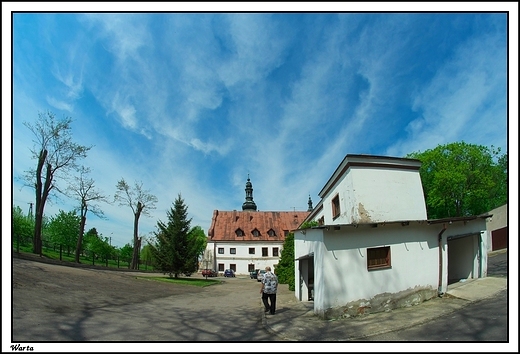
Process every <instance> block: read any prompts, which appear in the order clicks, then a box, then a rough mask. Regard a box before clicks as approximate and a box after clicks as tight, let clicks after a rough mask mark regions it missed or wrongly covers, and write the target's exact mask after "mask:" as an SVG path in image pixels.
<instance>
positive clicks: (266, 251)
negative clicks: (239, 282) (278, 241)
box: [262, 247, 269, 257]
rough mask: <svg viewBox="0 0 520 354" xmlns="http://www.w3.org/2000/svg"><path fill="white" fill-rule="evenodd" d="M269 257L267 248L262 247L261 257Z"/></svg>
mask: <svg viewBox="0 0 520 354" xmlns="http://www.w3.org/2000/svg"><path fill="white" fill-rule="evenodd" d="M268 255H269V251H268V250H267V247H262V257H267V256H268Z"/></svg>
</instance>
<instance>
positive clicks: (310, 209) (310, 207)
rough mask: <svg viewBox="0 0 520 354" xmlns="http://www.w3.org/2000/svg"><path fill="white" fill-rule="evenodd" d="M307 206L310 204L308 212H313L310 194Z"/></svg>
mask: <svg viewBox="0 0 520 354" xmlns="http://www.w3.org/2000/svg"><path fill="white" fill-rule="evenodd" d="M307 204H309V208H308V209H307V211H312V200H311V195H310V194H309V201H308V202H307Z"/></svg>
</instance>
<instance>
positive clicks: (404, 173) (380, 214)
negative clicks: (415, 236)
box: [313, 167, 427, 225]
mask: <svg viewBox="0 0 520 354" xmlns="http://www.w3.org/2000/svg"><path fill="white" fill-rule="evenodd" d="M337 195H339V201H340V210H341V213H340V215H339V217H337V218H335V219H333V217H332V216H333V215H332V200H333V199H334V198H335V197H336V196H337ZM322 204H323V209H322V211H321V212H320V213H318V214H317V215H316V216H315V217H314V218H313V219H314V220H318V219H319V218H321V217H322V216H323V217H324V224H326V225H330V224H361V223H376V222H385V221H399V220H426V219H427V215H426V203H425V200H424V193H423V189H422V184H421V178H420V175H419V171H418V170H406V169H396V168H366V167H364V168H362V167H350V168H349V169H348V170H347V172H346V174H345V175H344V176H342V177H341V178H339V180H338V181H337V182H336V185H335V186H334V188H331V189H330V191H328V192H327V194H325V195H323V196H322Z"/></svg>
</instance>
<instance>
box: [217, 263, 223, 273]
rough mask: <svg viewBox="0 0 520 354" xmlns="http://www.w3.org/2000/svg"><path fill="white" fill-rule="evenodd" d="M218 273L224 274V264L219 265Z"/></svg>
mask: <svg viewBox="0 0 520 354" xmlns="http://www.w3.org/2000/svg"><path fill="white" fill-rule="evenodd" d="M218 271H219V272H223V271H224V263H219V264H218Z"/></svg>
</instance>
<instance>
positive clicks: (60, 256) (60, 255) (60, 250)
mask: <svg viewBox="0 0 520 354" xmlns="http://www.w3.org/2000/svg"><path fill="white" fill-rule="evenodd" d="M61 260H62V259H61V244H60V261H61Z"/></svg>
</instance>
